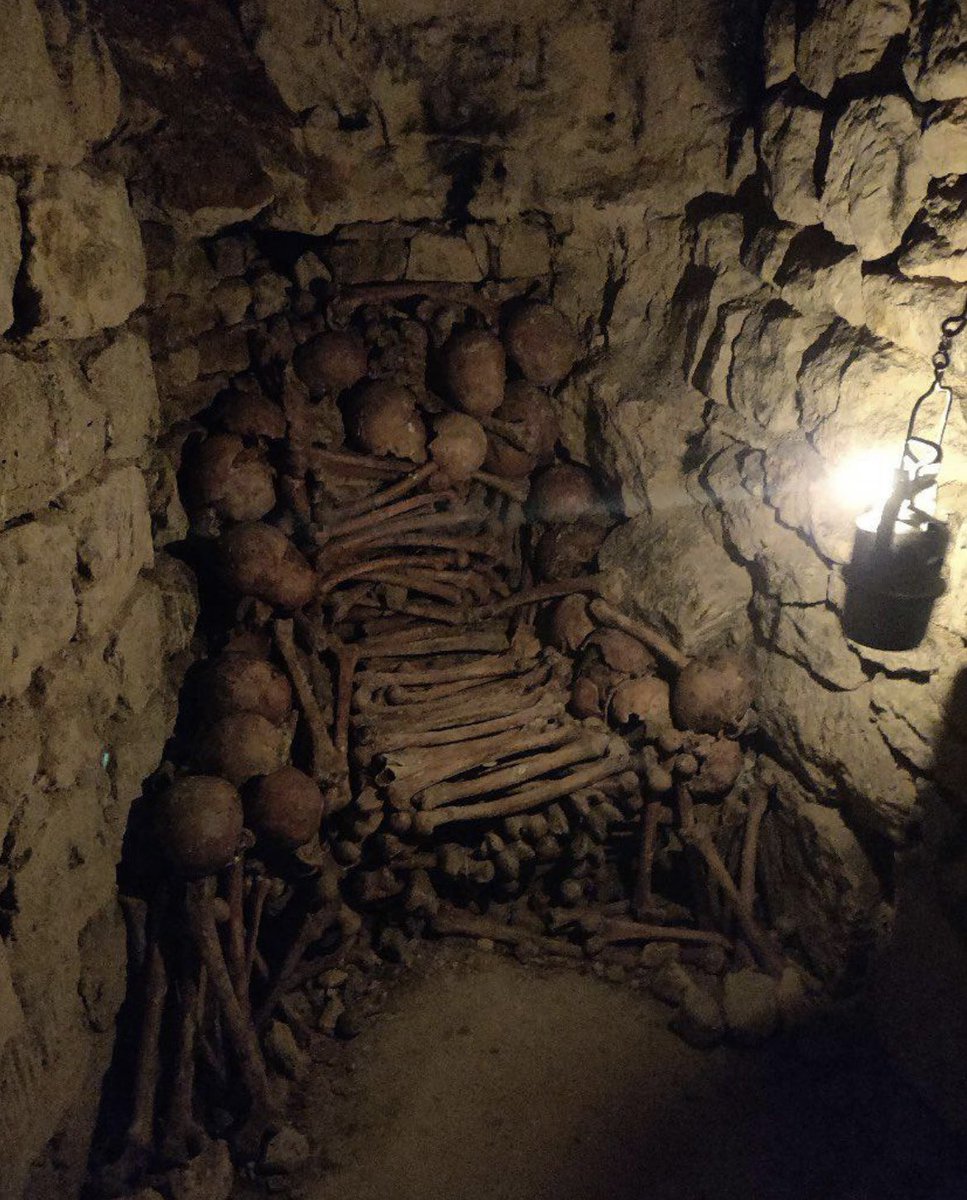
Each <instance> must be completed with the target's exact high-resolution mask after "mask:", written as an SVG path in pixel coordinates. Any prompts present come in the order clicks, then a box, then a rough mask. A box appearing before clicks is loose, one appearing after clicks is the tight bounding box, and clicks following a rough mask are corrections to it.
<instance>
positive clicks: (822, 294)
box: [775, 228, 865, 325]
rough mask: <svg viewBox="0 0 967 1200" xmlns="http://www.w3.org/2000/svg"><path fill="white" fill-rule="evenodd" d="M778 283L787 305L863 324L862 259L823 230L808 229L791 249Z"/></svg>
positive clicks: (802, 310)
mask: <svg viewBox="0 0 967 1200" xmlns="http://www.w3.org/2000/svg"><path fill="white" fill-rule="evenodd" d="M775 284H776V286H777V287H778V288H779V293H780V295H781V296H782V298H783V300H785V301H786V303H787V304H791V305H792V307H793V308H795V309H798V311H799V312H802V313H815V314H817V315H823V314H825V315H828V316H830V317H831V316H834V315H835V316H838V317H842V319H843V320H844V321H847V322H848V323H849V324H850V325H862V324H863V322H864V318H865V309H864V306H863V260H862V258H861V257H860V255H859V254H858V253H857V252H856V251H855V250H850V249H849V248H848V247H846V246H841V245H840V244H839V242H837V241H836V239H835V238H833V237H831V236H830V235H829V234H828V233H827V232H826V231H825V230H824V229H818V228H816V229H805V230H803V231H802V232H801V233H800V235H799V237H797V238H796V239H795V240H794V241H793V243H792V244H791V246H790V248H789V252H788V254H787V255H786V257H785V259H784V261H783V263H782V266H781V269H780V270H779V271H778V272H777V273H776V278H775Z"/></svg>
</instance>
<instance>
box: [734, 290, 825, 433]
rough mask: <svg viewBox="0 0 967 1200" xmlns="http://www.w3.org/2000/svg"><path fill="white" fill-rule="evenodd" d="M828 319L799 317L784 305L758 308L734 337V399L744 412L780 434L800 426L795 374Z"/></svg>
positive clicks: (739, 408)
mask: <svg viewBox="0 0 967 1200" xmlns="http://www.w3.org/2000/svg"><path fill="white" fill-rule="evenodd" d="M827 323H828V322H827V320H826V318H824V317H817V316H812V315H810V316H800V315H799V314H798V313H796V312H794V311H793V310H792V309H790V308H789V307H788V306H787V305H785V304H783V303H782V302H781V301H773V302H771V303H770V304H767V305H765V306H763V307H761V308H756V309H753V310H752V312H751V313H750V314H749V316H748V317H747V318H746V320H745V322H744V323H743V325H742V329H741V331H740V333H739V335H738V337H737V338H736V339H735V343H734V349H733V357H732V370H731V372H730V375H729V400H730V401H731V404H732V407H733V408H734V409H735V410H736V411H737V412H739V413H742V414H743V415H745V416H747V417H749V418H751V419H752V420H754V421H756V422H757V423H758V424H759V425H761V426H762V427H763V428H765V429H768V430H769V431H770V432H772V433H775V434H783V433H789V432H791V431H792V430H794V429H795V428H796V427H797V425H798V423H799V412H798V408H797V405H796V376H797V374H798V372H799V367H800V364H801V362H802V357H803V354H804V352H805V351H806V349H807V347H808V346H810V345H811V344H812V343H813V342H814V341H815V340H816V338H817V337H818V336H819V334H820V333H821V332H822V331H823V329H824V328H825V327H826V324H827Z"/></svg>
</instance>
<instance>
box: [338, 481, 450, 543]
mask: <svg viewBox="0 0 967 1200" xmlns="http://www.w3.org/2000/svg"><path fill="white" fill-rule="evenodd" d="M452 500H453V493H452V492H444V491H440V492H418V493H417V494H416V495H415V496H405V497H404V498H403V499H400V500H394V501H393V503H392V504H387V505H386V506H385V507H384V508H374V509H369V510H367V511H365V512H361V513H358V514H357V515H356V516H352V517H347V518H345V520H343V521H340V522H339V524H338V525H336V526H334V527H333V528H331V529H327V530H324V531H323V536H324V537H325V538H326V539H327V540H338V539H339V538H351V537H352V536H353V535H354V534H359V533H362V532H363V531H364V530H368V529H372V528H373V527H374V526H378V525H383V524H385V523H387V522H388V521H390V520H392V519H393V518H394V517H402V516H404V515H411V514H413V513H414V512H417V511H419V510H420V509H424V508H426V509H430V510H431V511H433V512H437V511H445V510H439V509H438V508H437V505H440V504H442V505H448V504H450V503H451V502H452Z"/></svg>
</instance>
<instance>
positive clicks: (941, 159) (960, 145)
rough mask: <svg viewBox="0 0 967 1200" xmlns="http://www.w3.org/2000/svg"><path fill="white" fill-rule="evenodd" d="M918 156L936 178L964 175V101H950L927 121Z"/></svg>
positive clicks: (966, 158)
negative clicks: (920, 155) (920, 154)
mask: <svg viewBox="0 0 967 1200" xmlns="http://www.w3.org/2000/svg"><path fill="white" fill-rule="evenodd" d="M920 152H921V153H922V155H923V162H924V166H925V167H926V168H927V170H928V171H929V172H930V174H931V175H933V176H935V177H943V176H945V175H965V174H967V100H950V101H948V102H947V103H946V104H941V105H940V106H939V108H937V109H936V110H935V111H934V112H932V113H931V114H930V115H929V116H928V117H927V120H926V123H925V125H924V128H923V137H922V138H921V139H920Z"/></svg>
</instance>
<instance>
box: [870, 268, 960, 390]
mask: <svg viewBox="0 0 967 1200" xmlns="http://www.w3.org/2000/svg"><path fill="white" fill-rule="evenodd" d="M963 306H964V296H963V287H961V286H958V285H956V284H953V283H950V282H948V281H947V280H942V279H904V278H903V276H902V275H891V274H886V273H875V274H869V275H864V276H863V312H864V316H865V321H866V325H867V328H868V329H870V330H871V331H872V332H873V333H875V334H876V335H877V336H878V337H880V338H884V339H885V340H886V341H889V342H893V343H894V344H895V345H897V346H899V347H900V348H901V349H903V350H906V351H908V352H909V353H910V354H912V355H913V356H914V357H915V358H919V359H920V360H921V364H920V365H921V366H922V365H923V362H924V360H929V358H930V356H931V355H932V354H933V352H934V351H935V350H936V349H937V343H938V341H939V340H940V324H941V322H942V321H943V320H944V318H945V317H948V316H950V315H952V314H955V313H959V312H960V311H961V309H962V308H963ZM951 361H952V364H953V367H954V371H955V372H956V373H957V374H963V372H964V366H965V359H964V351H963V350H962V349H961V346H960V345H959V344H958V343H955V344H954V349H953V355H952V359H951ZM920 378H921V376H920V374H919V373H918V375H917V381H918V382H919V379H920ZM921 390H922V389H921Z"/></svg>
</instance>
